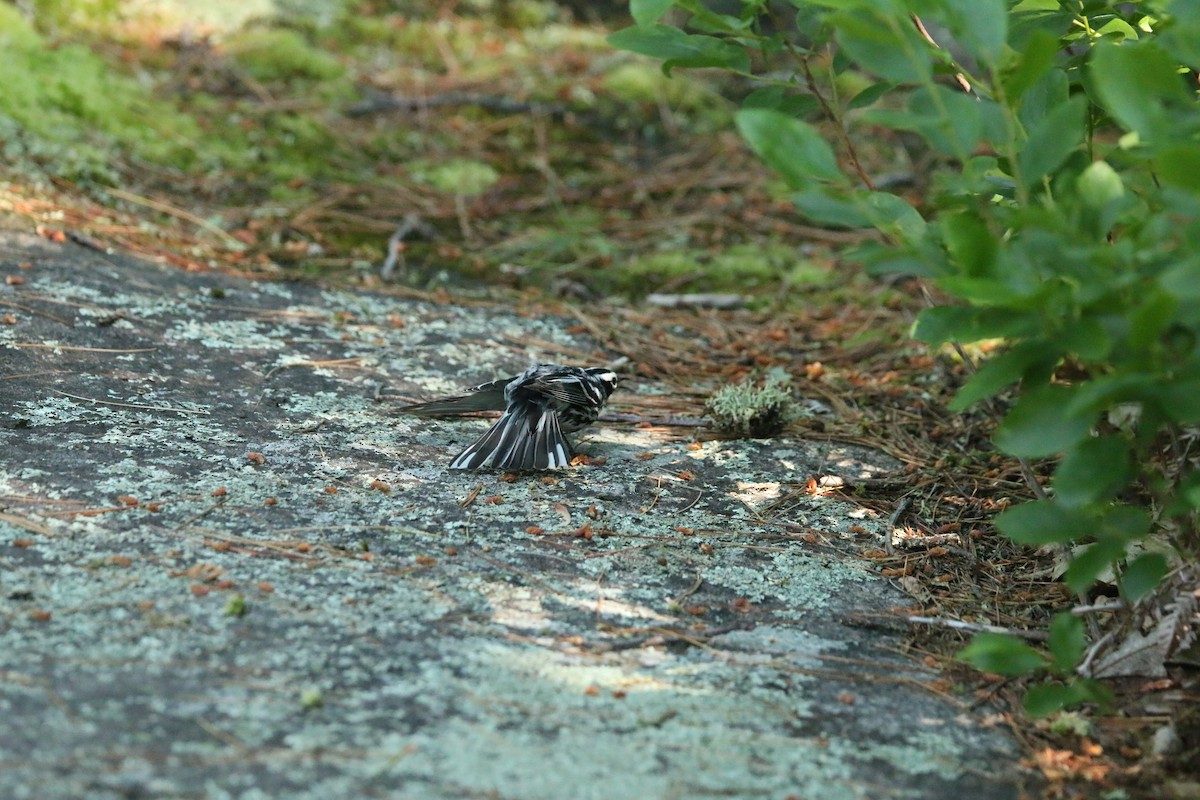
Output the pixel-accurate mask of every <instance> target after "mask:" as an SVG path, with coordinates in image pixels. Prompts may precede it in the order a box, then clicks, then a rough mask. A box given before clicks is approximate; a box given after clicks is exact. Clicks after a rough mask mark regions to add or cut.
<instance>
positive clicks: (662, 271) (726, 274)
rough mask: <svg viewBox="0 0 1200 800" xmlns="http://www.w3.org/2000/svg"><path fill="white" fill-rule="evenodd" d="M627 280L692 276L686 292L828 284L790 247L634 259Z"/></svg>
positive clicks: (687, 251)
mask: <svg viewBox="0 0 1200 800" xmlns="http://www.w3.org/2000/svg"><path fill="white" fill-rule="evenodd" d="M626 273H627V274H628V276H629V277H630V279H631V280H633V281H635V282H637V283H638V284H641V285H642V286H643V287H645V284H646V283H647V279H650V282H651V283H653V282H654V281H667V280H670V279H672V278H679V277H683V276H688V275H695V276H696V282H695V284H689V288H697V289H699V288H703V289H725V288H729V289H738V288H746V287H747V286H748V285H749V286H755V285H763V284H769V283H773V282H783V283H786V284H790V285H796V284H802V285H817V284H824V283H827V282H828V281H829V280H830V274H829V272H828V271H827V270H824V269H822V268H820V267H819V266H817V265H815V264H813V263H811V262H809V261H807V260H805V259H803V258H802V257H801V256H800V254H799V253H798V252H797V251H796V248H795V247H794V246H789V245H772V244H763V243H752V244H749V243H748V244H736V245H732V246H730V247H727V248H726V249H724V250H717V251H713V250H705V249H699V248H678V247H677V248H671V249H667V250H661V251H659V252H654V253H646V254H643V255H640V256H638V257H637V258H636V259H634V260H633V261H631V262H630V263H629V264H628V265H627V266H626Z"/></svg>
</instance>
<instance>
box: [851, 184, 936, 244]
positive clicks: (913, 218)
mask: <svg viewBox="0 0 1200 800" xmlns="http://www.w3.org/2000/svg"><path fill="white" fill-rule="evenodd" d="M854 198H855V200H856V201H857V202H858V205H859V207H860V208H861V209H862V212H863V216H865V217H866V218H867V219H868V220H870V222H871V225H873V226H874V227H875V228H876V229H877V230H879V231H881V232H883V233H885V234H887V235H888V236H892V237H895V238H898V239H900V240H901V241H904V242H906V243H909V244H915V243H917V242H918V241H920V240H921V239H922V238H923V237H924V236H925V231H926V229H927V228H928V225H927V224H926V222H925V218H924V217H922V216H921V214H920V212H919V211H917V210H916V209H915V208H913V207H912V206H911V205H910V204H909V203H908V201H907V200H905V199H904V198H903V197H900V196H898V195H894V194H891V193H890V192H869V191H863V190H856V191H855V192H854Z"/></svg>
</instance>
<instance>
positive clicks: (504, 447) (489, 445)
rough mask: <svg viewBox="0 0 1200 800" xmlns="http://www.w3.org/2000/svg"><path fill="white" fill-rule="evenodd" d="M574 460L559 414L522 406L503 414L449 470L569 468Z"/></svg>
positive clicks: (454, 461)
mask: <svg viewBox="0 0 1200 800" xmlns="http://www.w3.org/2000/svg"><path fill="white" fill-rule="evenodd" d="M573 457H574V452H573V451H572V450H571V445H570V443H569V442H568V441H567V440H566V438H565V437H564V436H563V433H562V427H561V425H560V424H559V420H558V414H557V413H556V412H555V411H553V410H552V409H544V410H543V409H538V408H536V407H533V406H527V405H522V406H518V407H516V408H514V409H510V410H508V411H506V412H505V413H504V416H502V417H500V419H498V420H496V422H495V424H493V425H492V427H490V428H488V431H487V433H485V434H484V435H483V436H481V437H480V438H479V439H478V440H477V441H476V442H474V443H473V444H471V446H470V447H468V448H467V449H466V450H463V451H462V452H461V453H459V454H458V455H457V456H456V457H455V458H454V460H453V461H451V462H450V469H480V468H481V467H495V468H497V469H507V470H523V469H557V468H559V467H565V466H568V465H569V464H570V463H571V459H572V458H573Z"/></svg>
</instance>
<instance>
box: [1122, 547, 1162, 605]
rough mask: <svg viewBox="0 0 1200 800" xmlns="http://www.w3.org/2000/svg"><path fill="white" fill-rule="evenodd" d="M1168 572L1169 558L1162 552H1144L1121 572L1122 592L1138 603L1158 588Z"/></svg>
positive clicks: (1126, 598) (1129, 599)
mask: <svg viewBox="0 0 1200 800" xmlns="http://www.w3.org/2000/svg"><path fill="white" fill-rule="evenodd" d="M1166 574H1167V559H1166V557H1165V556H1163V554H1162V553H1142V554H1141V555H1140V556H1138V557H1137V558H1135V559H1134V560H1133V561H1130V562H1129V564H1128V565H1127V566H1126V567H1125V570H1124V571H1123V572H1122V573H1121V594H1122V596H1124V598H1125V600H1126V601H1127V602H1129V603H1131V604H1132V603H1136V602H1137V601H1138V600H1141V599H1142V598H1143V597H1145V596H1146V595H1148V594H1150V593H1151V592H1153V591H1154V590H1155V589H1157V588H1158V584H1159V583H1160V582H1161V581H1162V579H1163V576H1164V575H1166Z"/></svg>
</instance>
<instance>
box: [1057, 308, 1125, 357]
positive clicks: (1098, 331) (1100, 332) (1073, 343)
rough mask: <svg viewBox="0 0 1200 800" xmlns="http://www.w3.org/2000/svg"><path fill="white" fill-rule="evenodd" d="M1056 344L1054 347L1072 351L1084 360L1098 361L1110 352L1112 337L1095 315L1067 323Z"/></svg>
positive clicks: (1068, 351) (1067, 351) (1063, 350)
mask: <svg viewBox="0 0 1200 800" xmlns="http://www.w3.org/2000/svg"><path fill="white" fill-rule="evenodd" d="M1056 344H1057V348H1056V349H1061V351H1062V352H1065V353H1074V354H1075V355H1076V356H1078V357H1079V358H1080V359H1081V360H1083V361H1085V362H1087V361H1100V360H1102V359H1105V358H1107V357H1108V355H1109V353H1111V352H1112V348H1113V337H1112V335H1111V334H1109V332H1108V329H1107V328H1106V327H1105V326H1104V323H1103V322H1101V321H1100V320H1098V319H1096V318H1095V317H1082V318H1080V319H1075V320H1071V321H1070V322H1069V323H1068V324H1067V326H1066V330H1063V331H1062V332H1061V334H1060V336H1059V337H1058V339H1057V340H1056Z"/></svg>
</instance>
